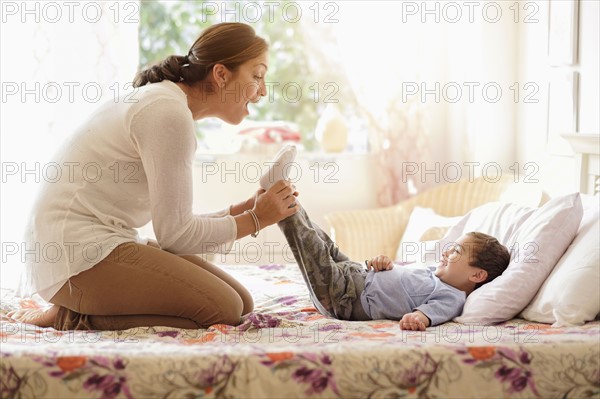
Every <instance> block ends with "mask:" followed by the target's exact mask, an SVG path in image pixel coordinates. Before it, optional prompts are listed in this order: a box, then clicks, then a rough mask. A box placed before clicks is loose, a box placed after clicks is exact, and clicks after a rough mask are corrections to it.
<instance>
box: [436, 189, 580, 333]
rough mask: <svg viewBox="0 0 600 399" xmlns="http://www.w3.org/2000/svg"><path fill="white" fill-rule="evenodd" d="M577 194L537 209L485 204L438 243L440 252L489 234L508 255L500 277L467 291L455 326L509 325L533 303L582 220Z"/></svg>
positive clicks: (549, 202)
mask: <svg viewBox="0 0 600 399" xmlns="http://www.w3.org/2000/svg"><path fill="white" fill-rule="evenodd" d="M582 213H583V210H582V204H581V199H580V194H579V193H574V194H569V195H564V196H560V197H556V198H553V199H551V200H550V201H548V202H547V203H546V204H544V205H543V206H542V207H540V208H528V207H523V206H519V205H515V204H503V203H489V204H485V205H483V206H481V207H478V208H475V209H473V210H472V211H471V212H469V213H468V214H467V215H465V217H464V218H463V219H462V220H461V221H460V222H459V223H458V224H457V225H456V226H454V227H453V228H451V229H450V230H449V231H448V233H447V234H446V236H445V237H444V238H443V239H442V240H440V244H441V245H440V246H441V247H442V248H443V247H445V245H447V244H448V243H451V242H453V241H456V240H457V239H458V238H459V237H460V236H461V235H463V234H464V233H467V232H469V231H480V232H482V233H486V234H489V235H492V236H494V237H496V238H497V239H498V241H500V243H502V244H504V245H505V246H506V247H507V248H508V249H509V251H510V252H511V258H510V259H511V260H510V264H509V265H508V268H507V269H506V270H505V271H504V273H503V274H502V275H501V276H499V277H497V278H496V279H495V280H494V281H492V282H489V283H487V284H485V285H484V286H482V287H480V288H479V289H477V290H475V291H473V292H472V293H471V294H470V295H469V296H468V297H467V300H466V302H465V305H464V308H463V312H462V314H461V315H460V316H459V317H457V318H455V321H457V322H460V323H478V324H493V323H499V322H502V321H506V320H509V319H511V318H513V317H515V316H516V315H517V314H519V312H521V311H522V310H523V309H524V308H525V307H526V306H527V305H528V304H529V303H530V302H531V300H532V299H533V297H534V296H535V294H536V292H537V291H538V290H539V288H540V287H541V285H542V284H543V283H544V280H545V279H546V277H548V275H549V274H550V272H551V271H552V268H553V267H554V266H555V265H556V263H557V262H558V260H559V259H560V257H561V256H562V254H563V253H564V252H565V250H566V248H567V247H568V246H569V244H570V243H571V241H573V238H574V237H575V234H576V232H577V229H578V227H579V223H580V221H581V217H582Z"/></svg>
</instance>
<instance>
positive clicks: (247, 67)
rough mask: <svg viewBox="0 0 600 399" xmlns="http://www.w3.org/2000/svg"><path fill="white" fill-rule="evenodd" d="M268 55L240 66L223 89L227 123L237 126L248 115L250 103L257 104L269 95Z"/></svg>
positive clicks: (223, 111) (222, 94) (224, 114)
mask: <svg viewBox="0 0 600 399" xmlns="http://www.w3.org/2000/svg"><path fill="white" fill-rule="evenodd" d="M267 69H268V64H267V53H264V54H263V55H261V56H259V57H257V58H254V59H252V60H250V61H247V62H245V63H244V64H242V65H240V66H239V67H238V69H237V71H235V72H233V73H232V74H231V78H230V79H228V81H227V83H226V84H225V87H223V88H221V93H220V96H221V98H220V101H221V103H222V104H223V108H222V117H221V119H223V120H224V121H225V122H227V123H230V124H234V125H237V124H239V123H240V122H241V121H242V120H243V119H244V118H245V117H246V116H247V115H249V114H250V112H249V111H248V104H249V103H257V102H258V101H260V99H261V97H263V96H266V95H267V87H266V86H265V74H266V73H267Z"/></svg>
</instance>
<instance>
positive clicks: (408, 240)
mask: <svg viewBox="0 0 600 399" xmlns="http://www.w3.org/2000/svg"><path fill="white" fill-rule="evenodd" d="M461 219H462V216H455V217H447V216H442V215H438V214H437V213H436V212H435V211H434V210H433V209H431V208H422V207H419V206H416V207H415V208H414V209H413V211H412V213H411V214H410V218H409V219H408V224H407V225H406V229H405V230H404V234H403V235H402V239H401V240H400V245H398V249H397V250H396V260H397V261H398V262H409V263H412V262H417V263H433V262H437V261H438V259H439V255H438V254H439V253H440V251H439V248H437V247H438V246H439V244H438V240H439V239H440V238H441V237H442V236H444V233H446V231H447V229H448V228H450V227H451V226H453V225H454V224H456V223H458V222H459V221H460V220H461Z"/></svg>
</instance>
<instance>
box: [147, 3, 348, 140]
mask: <svg viewBox="0 0 600 399" xmlns="http://www.w3.org/2000/svg"><path fill="white" fill-rule="evenodd" d="M327 4H335V3H327ZM326 11H327V12H326ZM334 11H335V9H331V10H329V9H327V10H326V9H324V5H323V4H322V3H312V4H311V2H308V3H305V2H292V1H281V2H273V3H272V5H271V6H268V3H261V2H249V1H219V2H214V1H213V2H210V1H142V2H141V9H140V14H141V19H140V26H139V45H140V63H139V66H140V68H143V67H144V66H147V65H149V64H152V63H154V62H157V61H160V60H162V59H164V58H166V57H167V56H169V55H172V54H180V55H184V54H187V52H188V51H189V47H190V46H191V44H192V43H193V42H194V41H195V40H196V38H197V37H198V35H199V34H200V32H201V31H202V30H203V29H204V28H206V27H208V26H210V25H212V24H215V23H219V22H243V23H247V24H249V25H251V26H253V28H254V29H255V30H256V32H257V34H258V35H259V36H261V37H263V38H265V39H266V40H267V42H268V43H269V46H270V55H269V58H270V61H269V62H270V64H269V72H268V74H267V77H266V81H267V85H268V88H269V95H268V96H267V97H265V98H263V100H262V101H261V102H260V103H259V104H257V105H255V106H254V107H253V111H254V112H252V111H251V115H250V117H248V119H249V120H255V121H285V122H291V123H293V124H294V125H295V126H296V127H297V129H298V131H299V132H300V134H301V137H302V144H303V146H304V148H305V150H307V151H311V150H314V149H316V148H317V147H318V145H317V144H318V143H317V142H316V138H315V127H316V125H317V121H318V119H319V117H320V115H321V114H322V113H323V111H324V109H325V108H326V106H327V105H328V104H336V106H337V107H338V108H339V109H340V111H341V112H342V113H343V114H344V115H345V116H346V117H347V118H348V121H350V120H351V119H353V118H355V117H354V116H353V115H355V114H356V112H355V110H356V107H355V100H354V95H353V93H352V91H351V89H350V86H349V85H348V84H347V80H346V79H345V77H344V74H343V73H340V70H341V68H340V65H339V63H340V62H339V59H340V58H339V56H337V54H336V46H335V39H334V37H333V32H332V29H331V28H332V24H327V23H324V21H323V20H324V19H325V18H326V17H330V16H331V15H332V12H334ZM197 126H198V127H197V135H198V139H199V140H200V143H202V144H204V145H205V146H206V144H207V140H206V134H205V133H206V132H208V131H210V130H211V129H219V128H220V126H221V122H220V121H218V120H209V119H207V120H203V121H199V122H198V124H197ZM355 126H360V124H355Z"/></svg>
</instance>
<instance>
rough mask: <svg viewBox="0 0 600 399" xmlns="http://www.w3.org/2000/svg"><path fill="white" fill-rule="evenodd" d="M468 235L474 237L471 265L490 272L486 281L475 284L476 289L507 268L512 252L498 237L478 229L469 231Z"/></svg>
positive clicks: (470, 258)
mask: <svg viewBox="0 0 600 399" xmlns="http://www.w3.org/2000/svg"><path fill="white" fill-rule="evenodd" d="M467 235H468V236H469V237H470V238H471V239H472V243H471V245H472V250H471V254H470V256H469V266H473V267H479V268H481V269H483V270H485V271H487V273H488V277H487V279H486V280H485V281H482V282H481V283H477V284H476V285H475V289H477V288H479V287H481V286H482V285H484V284H486V283H489V282H490V281H492V280H493V279H495V278H496V277H498V276H499V275H501V274H502V273H503V272H504V270H506V268H507V267H508V264H509V263H510V252H508V249H507V248H506V247H505V246H504V245H502V244H500V242H498V240H497V239H496V238H494V237H492V236H490V235H487V234H484V233H479V232H476V231H472V232H470V233H467Z"/></svg>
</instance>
